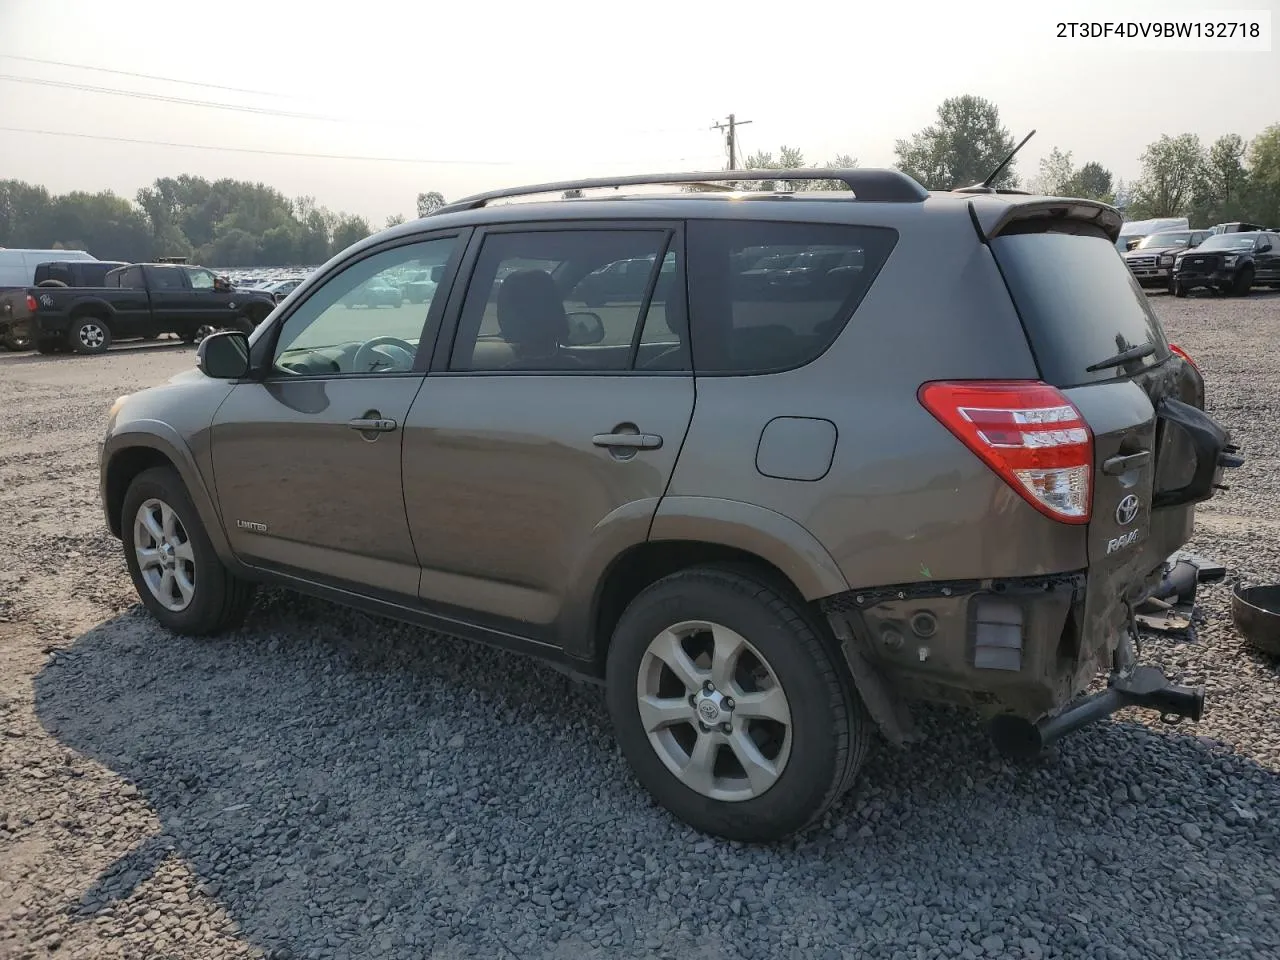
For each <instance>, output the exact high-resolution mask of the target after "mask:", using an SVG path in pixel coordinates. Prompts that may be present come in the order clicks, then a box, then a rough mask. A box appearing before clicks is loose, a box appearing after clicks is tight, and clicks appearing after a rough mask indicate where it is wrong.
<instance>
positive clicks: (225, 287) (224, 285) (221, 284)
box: [213, 277, 231, 293]
mask: <svg viewBox="0 0 1280 960" xmlns="http://www.w3.org/2000/svg"><path fill="white" fill-rule="evenodd" d="M213 289H215V290H217V291H218V292H219V293H226V292H228V291H229V290H231V281H230V280H228V279H227V278H226V277H214V278H213Z"/></svg>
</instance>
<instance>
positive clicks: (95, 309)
mask: <svg viewBox="0 0 1280 960" xmlns="http://www.w3.org/2000/svg"><path fill="white" fill-rule="evenodd" d="M86 317H93V318H94V319H95V320H101V321H102V322H103V323H106V322H107V312H106V311H105V310H103V309H102V307H100V306H98V305H97V304H93V303H85V304H81V305H80V306H78V307H74V308H73V309H72V310H71V316H70V317H69V318H68V319H70V320H71V321H72V322H75V321H76V320H83V319H85V318H86Z"/></svg>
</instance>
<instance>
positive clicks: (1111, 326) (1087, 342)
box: [991, 223, 1169, 387]
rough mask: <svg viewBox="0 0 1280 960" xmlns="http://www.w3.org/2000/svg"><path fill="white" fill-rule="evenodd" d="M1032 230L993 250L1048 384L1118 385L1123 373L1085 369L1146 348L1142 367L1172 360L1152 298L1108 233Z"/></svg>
mask: <svg viewBox="0 0 1280 960" xmlns="http://www.w3.org/2000/svg"><path fill="white" fill-rule="evenodd" d="M1032 229H1034V232H1032ZM1032 229H1029V230H1028V231H1027V232H1017V233H1012V234H1010V235H1002V236H999V237H996V238H995V239H994V240H992V241H991V249H992V251H993V252H994V254H995V258H996V262H997V263H998V264H999V266H1000V271H1001V273H1003V274H1004V279H1005V283H1006V284H1007V285H1008V287H1009V292H1010V294H1011V295H1012V297H1013V303H1014V306H1015V307H1017V310H1018V313H1019V315H1020V316H1021V317H1022V325H1023V327H1024V328H1025V329H1026V332H1027V339H1028V341H1029V342H1030V344H1031V350H1032V352H1033V353H1034V354H1035V358H1036V362H1037V364H1038V365H1039V367H1040V375H1041V376H1042V377H1043V378H1044V380H1045V381H1046V382H1047V383H1050V384H1053V385H1054V386H1056V387H1075V386H1080V385H1082V384H1087V383H1098V382H1100V381H1103V380H1114V379H1115V378H1116V377H1117V376H1121V375H1123V371H1122V369H1120V368H1117V367H1111V368H1108V369H1104V370H1095V371H1092V372H1090V371H1089V370H1088V369H1087V368H1088V367H1089V366H1091V365H1092V364H1095V363H1098V362H1100V361H1103V360H1106V359H1108V358H1110V357H1113V356H1115V355H1116V354H1117V353H1119V352H1121V351H1122V350H1127V349H1129V348H1130V347H1134V346H1140V345H1142V344H1145V343H1151V344H1154V345H1155V348H1156V350H1155V353H1153V354H1152V355H1151V356H1149V357H1147V358H1146V359H1145V360H1143V361H1141V366H1143V367H1147V366H1154V365H1155V364H1157V363H1160V362H1162V361H1163V360H1165V359H1166V358H1167V357H1168V356H1169V345H1168V342H1167V341H1166V340H1165V335H1164V329H1163V328H1162V327H1161V326H1160V321H1159V320H1158V319H1156V315H1155V313H1154V312H1153V311H1152V309H1151V306H1150V304H1148V302H1147V297H1146V294H1144V293H1143V292H1142V288H1141V287H1139V286H1138V283H1137V281H1135V280H1134V279H1133V275H1132V274H1131V273H1130V272H1129V270H1128V268H1127V267H1126V266H1125V264H1124V261H1123V260H1121V259H1120V258H1119V257H1117V256H1116V255H1115V249H1114V248H1113V247H1112V245H1111V242H1110V241H1109V240H1108V239H1107V237H1106V235H1105V234H1104V233H1102V232H1101V231H1098V230H1096V229H1095V228H1092V227H1087V226H1080V227H1076V226H1074V225H1071V226H1067V225H1064V227H1063V232H1045V230H1044V225H1043V223H1036V224H1035V225H1034V228H1032ZM1051 229H1052V228H1051ZM1067 230H1070V231H1071V232H1066V231H1067Z"/></svg>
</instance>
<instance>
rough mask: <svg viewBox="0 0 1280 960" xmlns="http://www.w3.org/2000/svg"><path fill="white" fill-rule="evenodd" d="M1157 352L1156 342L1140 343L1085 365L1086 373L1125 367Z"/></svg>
mask: <svg viewBox="0 0 1280 960" xmlns="http://www.w3.org/2000/svg"><path fill="white" fill-rule="evenodd" d="M1155 352H1156V345H1155V344H1154V343H1140V344H1138V345H1137V346H1136V347H1130V348H1129V349H1128V350H1121V351H1120V352H1119V353H1117V354H1116V355H1115V356H1114V357H1107V359H1105V360H1099V361H1098V362H1097V363H1091V364H1089V366H1087V367H1085V368H1084V369H1085V372H1086V373H1097V372H1098V371H1099V370H1109V369H1111V368H1112V367H1123V366H1124V365H1125V364H1126V363H1132V362H1133V361H1134V360H1141V359H1142V358H1143V357H1149V356H1151V355H1152V354H1153V353H1155Z"/></svg>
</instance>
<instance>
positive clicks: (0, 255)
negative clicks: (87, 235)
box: [0, 247, 98, 289]
mask: <svg viewBox="0 0 1280 960" xmlns="http://www.w3.org/2000/svg"><path fill="white" fill-rule="evenodd" d="M97 259H98V258H97V257H95V256H93V255H92V254H90V253H88V252H86V251H84V250H27V249H18V248H16V247H14V248H8V247H0V289H8V288H11V287H29V286H31V285H32V284H34V283H35V275H36V268H37V267H39V266H40V264H42V263H49V262H50V261H53V260H58V261H67V260H97Z"/></svg>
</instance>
